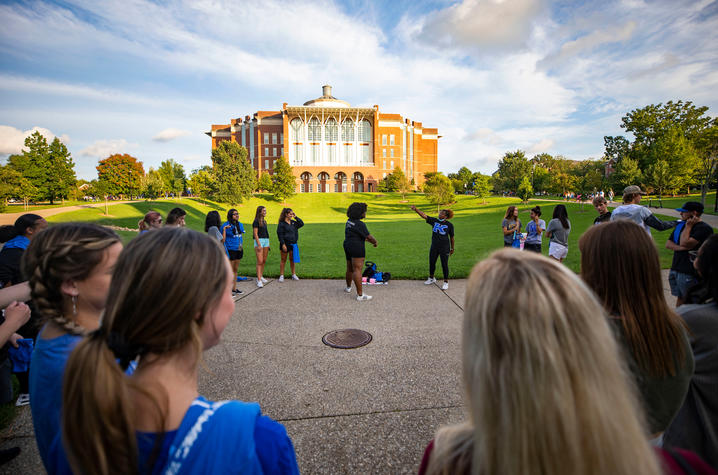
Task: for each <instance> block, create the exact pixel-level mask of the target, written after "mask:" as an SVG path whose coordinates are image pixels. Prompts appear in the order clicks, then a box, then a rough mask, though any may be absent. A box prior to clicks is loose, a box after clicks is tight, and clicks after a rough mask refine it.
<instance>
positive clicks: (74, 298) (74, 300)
mask: <svg viewBox="0 0 718 475" xmlns="http://www.w3.org/2000/svg"><path fill="white" fill-rule="evenodd" d="M72 316H73V317H75V318H77V295H73V296H72Z"/></svg>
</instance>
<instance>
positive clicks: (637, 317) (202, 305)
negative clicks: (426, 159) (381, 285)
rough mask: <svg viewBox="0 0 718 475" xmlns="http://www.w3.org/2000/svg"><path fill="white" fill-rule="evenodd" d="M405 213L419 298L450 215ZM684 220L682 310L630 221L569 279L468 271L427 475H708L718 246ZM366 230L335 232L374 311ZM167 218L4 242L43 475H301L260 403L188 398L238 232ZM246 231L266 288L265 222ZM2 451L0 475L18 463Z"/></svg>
mask: <svg viewBox="0 0 718 475" xmlns="http://www.w3.org/2000/svg"><path fill="white" fill-rule="evenodd" d="M628 204H629V205H631V204H637V203H628ZM600 205H601V203H600V202H599V203H597V204H596V207H597V209H598V211H599V218H601V217H602V216H603V215H605V214H606V212H607V210H605V209H604V210H603V211H604V212H601V209H599V208H600ZM559 206H561V205H559ZM411 208H412V210H413V211H415V212H416V213H417V214H418V215H419V216H420V217H421V218H422V219H424V220H425V221H426V222H427V223H428V224H429V225H431V227H432V244H431V248H430V253H429V261H430V262H429V265H430V279H429V280H433V278H434V271H435V266H436V261H437V259H441V264H442V269H443V273H444V282H445V284H446V285H447V286H448V256H450V255H451V254H452V253H453V251H454V232H453V225H452V224H451V223H450V222H449V221H448V220H449V219H451V217H452V215H453V213H452V212H451V211H450V210H442V211H440V212H439V216H438V218H433V217H430V216H427V215H426V214H425V213H423V212H421V211H419V210H417V209H416V208H414V207H411ZM557 208H558V206H557ZM631 209H634V210H635V208H631ZM681 209H683V210H684V211H682V213H686V215H685V218H686V219H685V221H684V222H685V224H684V226H683V227H682V228H681V229H680V231H678V230H676V231H677V232H678V236H673V235H672V236H671V239H672V240H673V241H672V242H673V243H674V244H677V245H678V246H679V247H680V249H679V250H676V252H686V253H687V254H686V255H687V256H688V259H689V262H690V263H691V266H692V269H693V270H694V271H695V275H694V277H695V278H694V281H693V283H692V285H690V287H689V288H688V289H687V290H686V291H685V293H683V294H681V297H682V301H681V303H683V305H681V306H679V307H678V308H677V310H673V309H672V308H670V307H669V306H668V305H667V304H666V301H665V299H664V298H663V290H662V283H661V274H660V263H659V259H658V252H657V249H656V246H655V244H654V243H653V240H652V238H651V237H650V234H648V233H646V232H645V229H644V228H643V226H642V224H643V223H645V222H646V221H650V222H651V223H653V224H656V223H655V222H653V221H652V220H651V219H650V217H649V216H647V215H645V213H643V212H642V211H640V210H637V211H635V212H633V214H632V216H638V217H639V218H640V219H641V224H639V223H637V222H635V219H605V218H604V219H600V220H597V223H598V224H597V225H596V226H593V227H591V228H590V229H589V230H588V231H586V232H585V233H584V234H583V235H582V236H581V238H580V240H579V244H578V247H579V252H580V253H581V272H580V275H576V274H574V273H573V272H571V271H570V270H568V269H567V268H566V267H565V266H563V265H560V261H561V260H562V257H561V254H562V253H563V250H562V249H561V247H557V248H555V249H554V252H552V251H551V247H550V248H549V255H550V257H551V258H550V259H547V258H545V257H543V256H542V255H540V253H539V252H525V253H522V252H518V251H516V250H513V249H504V250H501V251H497V252H495V253H493V254H492V255H491V256H490V257H489V258H487V259H485V260H483V261H481V262H479V263H478V264H477V265H476V266H475V267H474V269H473V271H472V273H471V277H470V278H469V280H468V282H467V293H466V300H465V305H464V323H463V330H462V366H463V373H462V374H463V381H464V389H465V391H464V392H465V397H466V408H467V414H468V415H467V420H466V421H465V422H463V423H461V424H458V425H453V426H448V427H443V428H440V429H439V430H438V432H437V433H436V436H435V438H434V440H432V441H431V442H430V443H429V445H428V446H427V448H426V450H425V453H424V457H423V459H422V460H421V464H420V469H419V472H420V473H422V474H423V473H426V474H448V473H510V474H524V473H537V474H538V473H578V474H603V473H616V474H629V473H631V474H633V473H639V474H640V473H646V474H649V473H650V474H655V473H663V474H683V473H686V474H687V473H698V474H715V473H716V472H715V471H714V470H713V469H712V468H711V467H717V466H718V235H710V236H705V239H702V238H703V237H704V236H703V234H704V232H703V231H700V228H701V227H700V226H698V229H697V230H696V226H697V224H698V223H699V222H700V220H699V219H696V218H699V217H700V214H699V213H698V210H697V209H695V206H693V205H690V206H684V207H683V208H681ZM629 211H630V210H629ZM701 211H702V210H701ZM366 212H367V206H366V204H364V203H353V204H352V205H351V206H350V207H349V208H348V210H347V218H348V220H347V223H346V225H345V241H344V251H345V257H346V262H347V271H346V284H347V287H346V290H347V292H351V285H352V283H354V285H355V287H356V290H357V299H358V300H368V299H370V298H371V297H369V296H367V295H366V294H365V293H364V292H363V290H362V281H361V274H360V273H359V274H357V270H361V268H362V266H363V263H364V258H365V249H364V245H365V242H370V243H371V244H372V245H374V246H376V245H377V244H378V243H377V240H376V239H375V238H374V237H373V236H372V235H371V234H370V233H369V230H368V229H367V227H366V225H365V224H364V223H363V222H362V219H364V218H365V217H366ZM615 213H616V211H614V212H613V214H615ZM171 214H172V224H173V225H165V226H164V227H163V226H162V225H161V224H162V221H161V217H160V216H158V215H152V214H151V213H148V214H147V215H146V216H145V218H144V219H143V220H142V221H140V223H139V227H140V229H141V230H142V231H147V232H141V233H140V235H139V236H138V237H137V238H135V239H133V240H132V241H130V243H129V244H128V245H127V246H126V247H125V248H124V249H123V247H122V244H121V241H120V239H119V237H118V236H117V234H116V233H115V232H114V231H112V230H109V229H107V228H104V227H101V226H97V225H93V224H81V223H66V224H58V225H55V226H52V227H50V228H49V229H44V228H46V227H47V223H46V222H44V220H42V221H40V220H41V219H42V218H39V217H37V216H34V215H29V216H28V215H25V216H23V218H22V220H18V221H19V222H18V223H16V225H15V226H14V227H13V228H14V229H12V230H10V229H9V228H3V229H0V234H2V233H6V234H5V235H4V236H0V237H3V238H5V237H7V238H8V240H12V239H16V238H18V236H23V237H24V239H16V241H15V242H16V243H17V244H16V245H17V246H20V247H21V248H22V251H23V252H20V253H17V252H15V251H14V249H17V248H16V247H13V246H10V247H9V248H7V249H3V250H2V251H0V261H1V262H0V264H2V265H0V268H3V265H6V264H7V263H12V262H15V263H17V265H18V266H19V267H18V268H17V273H16V274H15V275H16V277H15V279H16V280H8V281H3V283H4V284H6V285H3V288H2V289H0V305H1V306H3V307H5V312H4V315H5V316H4V321H3V322H2V324H0V343H3V344H4V343H5V342H6V341H7V342H8V344H9V345H10V346H13V345H14V343H16V342H17V340H18V339H19V335H18V334H17V333H18V331H20V327H21V326H22V325H32V326H33V327H34V328H37V329H40V332H39V334H37V335H36V336H35V337H34V349H33V350H32V354H31V361H30V364H29V394H30V398H29V401H30V406H31V412H32V417H33V424H34V427H35V437H36V441H37V445H38V449H39V452H40V456H41V458H42V461H43V464H44V466H45V468H46V469H47V470H48V472H49V473H72V472H74V473H101V474H105V473H126V472H128V471H129V472H136V473H164V472H167V473H199V472H201V473H224V472H230V471H233V472H241V473H298V465H297V460H296V456H295V452H294V448H293V445H292V441H291V439H290V438H289V436H288V435H287V432H286V430H285V428H284V427H283V426H282V425H281V424H279V423H277V422H276V421H273V420H272V419H270V418H268V417H266V416H263V415H262V414H261V409H260V407H259V405H258V404H256V403H245V402H241V401H211V400H208V399H206V398H204V397H202V396H201V395H200V394H199V391H198V383H197V381H198V367H199V362H200V359H201V353H202V351H205V350H207V349H209V348H211V347H213V346H214V345H216V344H217V343H218V342H219V340H220V338H221V335H222V332H223V330H224V328H225V327H226V326H227V324H228V322H229V319H230V317H231V315H232V313H233V312H234V300H233V295H234V290H235V289H236V280H237V279H236V267H234V262H233V261H239V260H240V259H241V258H242V252H241V251H242V234H243V233H244V227H243V226H242V225H241V223H240V222H239V215H238V213H237V211H236V210H234V209H232V210H229V212H228V214H227V220H226V221H225V222H224V223H220V216H219V213H217V212H210V213H208V215H207V217H206V222H205V231H206V233H204V234H203V233H199V232H196V231H192V230H189V229H187V228H185V227H183V225H182V224H183V222H184V216H185V214H186V213H184V212H182V213H180V212H175V213H171ZM696 214H698V215H697V216H696ZM540 216H541V210H540V208H539V207H535V208H534V209H532V210H531V222H529V223H528V225H527V226H526V228H527V233H528V234H529V235H531V236H532V240H531V242H529V241H528V237H527V243H528V244H534V246H531V247H529V248H528V249H529V250H532V251H536V250H537V248H536V246H535V244H538V251H540V250H541V248H540V245H541V240H540V235H541V234H542V232H544V231H546V233H547V235H548V234H549V232H550V236H549V237H550V239H552V241H551V242H552V243H553V242H554V239H555V242H556V243H557V244H558V245H561V246H564V247H566V243H567V236H568V233H569V232H570V229H571V226H570V222H569V221H568V217H567V215H566V210H565V207H563V210H559V211H558V212H557V211H556V210H554V214H553V219H552V220H551V221H550V222H549V223H548V225H546V224H545V222H544V221H543V220H541V219H540ZM167 221H170V219H169V216H168V219H167ZM689 223H690V225H689ZM649 225H651V224H649ZM302 226H303V222H302V221H301V219H299V218H297V217H296V215H295V214H294V213H293V211H292V210H291V209H289V208H285V209H284V210H283V211H282V213H281V215H280V218H279V223H278V227H277V233H278V239H279V242H280V252H281V253H282V255H283V259H282V271H283V268H284V262H285V261H286V259H287V258H289V259H290V266H291V270H292V276H293V278H297V277H296V273H295V267H294V265H293V264H294V263H295V262H294V261H295V258H297V257H298V246H297V241H298V230H299V228H301V227H302ZM658 226H659V227H660V226H664V225H660V224H658ZM674 226H675V225H674ZM252 227H253V241H254V243H253V244H254V247H255V253H256V255H257V275H258V279H257V285H258V286H260V287H261V285H260V284H262V283H263V280H262V276H263V271H264V269H263V266H264V262H266V256H267V253H268V252H269V248H270V244H269V240H268V239H269V238H268V232H267V223H266V209H264V207H259V208H258V209H257V211H256V214H255V219H254V222H253V224H252ZM502 228H503V229H504V236H507V235H510V237H511V238H512V244H513V239H514V233H516V232H517V230H520V229H521V228H522V226H521V223H520V220H519V219H518V213H517V212H516V211H515V210H510V212H507V215H506V219H505V220H504V223H502ZM668 229H670V227H668ZM11 234H12V236H10V235H11ZM537 238H538V239H537ZM536 240H538V243H537V242H536ZM694 241H695V242H694ZM691 246H692V247H691ZM507 247H508V246H507ZM231 251H233V252H231ZM3 253H5V254H6V255H8V256H13V258H12V259H5V261H7V262H5V261H3ZM15 254H20V258H19V259H16V258H15ZM260 256H261V257H262V258H263V259H262V261H261V263H260ZM564 256H565V254H564ZM237 264H238V262H237ZM260 266H261V267H260ZM8 267H12V266H11V265H8ZM682 270H683V271H684V272H685V269H684V268H682ZM0 275H2V274H0ZM282 275H283V273H282ZM297 279H298V278H297ZM170 281H171V282H172V285H169V286H168V285H167V284H166V283H167V282H170ZM427 283H433V281H432V282H428V281H427ZM507 292H510V293H511V304H510V305H508V304H507V301H506V295H507ZM24 301H31V304H30V306H31V307H32V311H31V308H30V307H28V306H27V305H25V304H24V303H20V302H24ZM21 334H22V333H21ZM23 336H26V335H23ZM4 364H5V361H4V360H3V365H4ZM6 452H8V453H0V461H1V460H2V458H3V457H10V456H13V455H16V451H15V452H13V451H12V449H10V450H9V451H6ZM10 452H12V453H10ZM417 462H418V460H417Z"/></svg>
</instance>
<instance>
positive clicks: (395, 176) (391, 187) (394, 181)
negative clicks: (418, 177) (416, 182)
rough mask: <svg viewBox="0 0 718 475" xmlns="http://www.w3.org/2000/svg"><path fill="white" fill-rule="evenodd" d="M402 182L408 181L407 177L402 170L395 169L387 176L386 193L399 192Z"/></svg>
mask: <svg viewBox="0 0 718 475" xmlns="http://www.w3.org/2000/svg"><path fill="white" fill-rule="evenodd" d="M402 181H406V175H404V172H403V171H402V170H401V168H399V167H396V168H394V170H393V171H392V172H391V173H389V174H388V175H387V176H386V191H399V184H400V183H401V182H402ZM407 183H408V182H407Z"/></svg>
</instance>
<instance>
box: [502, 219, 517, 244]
mask: <svg viewBox="0 0 718 475" xmlns="http://www.w3.org/2000/svg"><path fill="white" fill-rule="evenodd" d="M516 221H518V222H519V227H518V228H516V232H519V231H521V220H520V219H518V220H517V219H504V220H503V221H501V231H503V230H504V228H510V227H512V226H513V225H515V224H516ZM504 242H505V243H506V244H511V243H512V242H514V233H510V234H504Z"/></svg>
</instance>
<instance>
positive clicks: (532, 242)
mask: <svg viewBox="0 0 718 475" xmlns="http://www.w3.org/2000/svg"><path fill="white" fill-rule="evenodd" d="M529 215H530V216H531V221H529V223H528V224H527V225H526V242H525V243H524V250H526V251H533V252H538V253H539V254H540V253H541V235H542V234H543V232H544V231H545V230H546V221H544V220H543V219H540V218H541V207H540V206H534V207H533V208H531V211H530V212H529Z"/></svg>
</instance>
